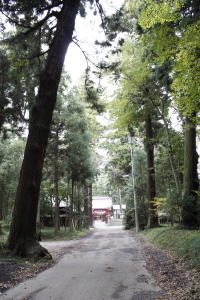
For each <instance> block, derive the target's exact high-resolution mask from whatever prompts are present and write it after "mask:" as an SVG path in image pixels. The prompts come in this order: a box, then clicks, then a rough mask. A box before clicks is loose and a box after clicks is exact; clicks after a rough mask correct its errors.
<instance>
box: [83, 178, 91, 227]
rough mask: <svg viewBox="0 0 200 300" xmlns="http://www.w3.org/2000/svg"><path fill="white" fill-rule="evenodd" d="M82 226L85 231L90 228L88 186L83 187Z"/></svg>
mask: <svg viewBox="0 0 200 300" xmlns="http://www.w3.org/2000/svg"><path fill="white" fill-rule="evenodd" d="M83 226H84V227H85V228H87V229H89V227H90V214H89V188H88V184H85V185H84V225H83Z"/></svg>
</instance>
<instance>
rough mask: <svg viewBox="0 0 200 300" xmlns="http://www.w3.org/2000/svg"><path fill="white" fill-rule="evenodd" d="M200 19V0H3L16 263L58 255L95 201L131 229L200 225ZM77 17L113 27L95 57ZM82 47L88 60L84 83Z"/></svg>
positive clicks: (4, 165)
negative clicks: (72, 54)
mask: <svg viewBox="0 0 200 300" xmlns="http://www.w3.org/2000/svg"><path fill="white" fill-rule="evenodd" d="M91 15H92V17H91ZM199 17H200V6H199V1H198V0H173V1H172V0H165V1H164V0H160V1H153V0H135V1H133V0H127V1H124V4H123V5H122V7H121V8H120V9H117V10H115V12H114V13H109V12H108V11H106V4H105V1H101V0H88V1H87V0H43V1H39V0H35V1H19V0H3V1H1V3H0V38H1V43H0V139H1V144H0V166H1V168H0V230H1V232H2V231H4V230H8V231H9V235H8V240H7V244H6V247H7V249H9V251H11V253H12V254H13V255H18V256H22V257H35V258H36V259H38V258H40V257H43V256H47V257H50V254H49V253H48V251H47V250H46V249H44V248H43V247H42V246H41V245H40V239H41V238H42V235H41V230H42V229H43V228H44V227H46V226H49V227H54V229H55V232H56V233H57V232H59V230H60V228H61V227H65V228H68V229H69V230H70V231H74V230H77V229H79V230H81V229H83V228H85V229H89V227H91V226H92V225H93V217H92V196H93V195H101V196H102V195H104V196H109V197H112V201H113V203H123V204H126V212H125V227H126V228H127V229H129V228H131V227H136V230H137V231H138V230H144V229H146V228H153V227H157V226H159V225H160V224H161V223H162V222H164V223H170V224H171V225H175V224H179V225H180V226H182V227H184V228H188V229H198V228H199V227H200V199H199V195H200V193H199V177H198V175H199V174H198V173H199V165H198V151H199V143H200V140H199V111H200V88H199V82H200V18H199ZM76 18H84V19H85V20H87V19H89V18H93V21H95V20H97V19H98V18H99V19H101V25H100V27H101V31H102V34H100V35H98V34H97V36H96V37H95V39H96V41H94V44H93V45H92V46H90V47H96V48H95V49H97V51H96V52H95V55H96V56H95V58H94V56H90V53H87V51H85V49H84V43H82V44H81V42H80V41H79V40H78V38H77V35H78V34H80V35H81V30H80V33H79V32H78V29H77V30H75V29H74V28H75V21H76ZM70 43H74V44H76V45H77V47H78V48H80V49H81V50H80V51H82V56H83V57H84V58H83V59H84V60H86V71H85V73H84V74H82V77H81V78H80V79H79V83H78V84H77V83H75V84H74V82H73V81H72V79H71V77H70V74H69V72H68V71H67V68H66V67H65V63H66V60H67V59H68V60H70V58H69V56H67V58H66V60H65V56H66V53H67V51H68V47H69V45H70ZM86 43H87V41H86ZM76 67H77V66H76ZM77 72H78V71H77ZM99 116H100V117H99ZM99 119H101V121H99ZM102 149H103V151H104V152H105V153H106V154H102ZM61 207H62V209H61ZM60 209H61V210H60Z"/></svg>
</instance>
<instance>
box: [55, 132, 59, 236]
mask: <svg viewBox="0 0 200 300" xmlns="http://www.w3.org/2000/svg"><path fill="white" fill-rule="evenodd" d="M55 139H56V141H55V161H54V192H55V209H54V229H55V234H57V233H58V231H59V230H60V216H59V206H60V201H59V191H58V189H59V188H58V183H59V176H58V128H56V136H55Z"/></svg>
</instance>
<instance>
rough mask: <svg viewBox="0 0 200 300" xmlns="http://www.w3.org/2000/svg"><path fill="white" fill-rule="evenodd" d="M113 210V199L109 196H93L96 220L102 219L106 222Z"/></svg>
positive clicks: (93, 212) (93, 210) (93, 213)
mask: <svg viewBox="0 0 200 300" xmlns="http://www.w3.org/2000/svg"><path fill="white" fill-rule="evenodd" d="M111 212H112V199H111V198H110V197H107V196H93V197H92V215H93V218H94V220H102V221H105V222H106V223H107V222H108V218H109V216H110V214H111Z"/></svg>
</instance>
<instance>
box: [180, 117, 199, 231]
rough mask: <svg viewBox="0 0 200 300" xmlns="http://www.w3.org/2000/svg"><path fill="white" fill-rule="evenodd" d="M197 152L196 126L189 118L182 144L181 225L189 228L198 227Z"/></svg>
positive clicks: (186, 122)
mask: <svg viewBox="0 0 200 300" xmlns="http://www.w3.org/2000/svg"><path fill="white" fill-rule="evenodd" d="M197 165H198V154H197V152H196V126H195V124H194V123H193V122H192V121H191V120H190V119H189V118H186V121H185V145H184V178H183V207H182V220H183V225H184V226H186V227H189V228H198V226H199V224H198V212H197V211H198V209H197V193H196V192H197V191H198V173H197Z"/></svg>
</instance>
